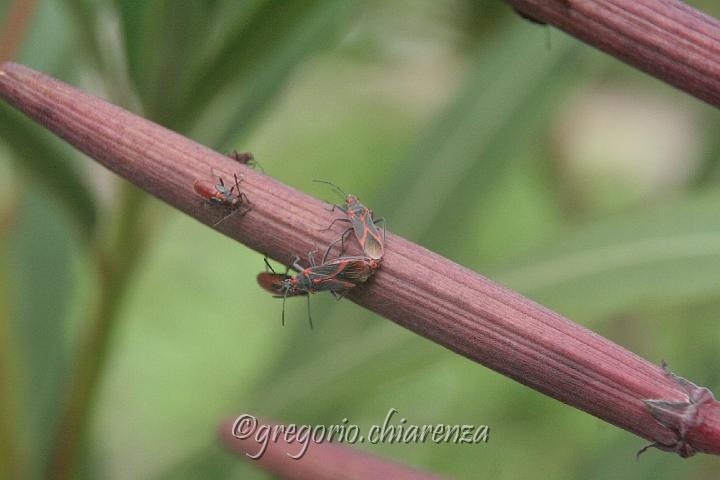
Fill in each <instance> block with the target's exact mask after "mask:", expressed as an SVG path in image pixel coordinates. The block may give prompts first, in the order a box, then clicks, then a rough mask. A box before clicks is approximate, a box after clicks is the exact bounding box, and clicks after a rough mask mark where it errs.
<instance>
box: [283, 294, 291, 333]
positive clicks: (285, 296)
mask: <svg viewBox="0 0 720 480" xmlns="http://www.w3.org/2000/svg"><path fill="white" fill-rule="evenodd" d="M289 292H290V288H286V289H285V295H283V308H282V326H283V327H284V326H285V300H287V296H288V293H289Z"/></svg>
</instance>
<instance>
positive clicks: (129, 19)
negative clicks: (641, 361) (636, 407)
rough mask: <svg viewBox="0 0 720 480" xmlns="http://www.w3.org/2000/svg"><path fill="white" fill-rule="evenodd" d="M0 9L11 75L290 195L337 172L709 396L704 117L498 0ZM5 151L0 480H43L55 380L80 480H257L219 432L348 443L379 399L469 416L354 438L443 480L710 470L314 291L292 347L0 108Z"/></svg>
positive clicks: (712, 9) (246, 280) (221, 255)
mask: <svg viewBox="0 0 720 480" xmlns="http://www.w3.org/2000/svg"><path fill="white" fill-rule="evenodd" d="M689 3H691V4H692V5H694V6H696V7H698V8H700V9H703V10H704V11H706V12H708V13H710V14H711V15H715V16H719V15H720V5H718V3H717V2H715V1H711V0H705V1H700V0H698V1H693V2H689ZM18 7H27V10H26V12H27V14H26V15H23V14H20V15H19V16H13V15H12V13H11V12H13V11H15V12H17V11H18V10H13V9H14V8H18ZM0 12H1V14H2V15H3V16H2V23H1V25H2V32H4V34H3V35H4V36H3V37H2V38H3V41H4V42H5V45H8V42H9V41H10V40H13V39H15V40H19V43H18V48H17V49H15V50H14V51H12V49H11V50H10V51H9V52H8V51H7V50H6V51H5V54H6V55H11V57H12V58H13V59H15V60H16V61H18V62H20V63H23V64H25V65H28V66H30V67H32V68H34V69H37V70H40V71H43V72H46V73H48V74H50V75H53V76H55V77H58V78H60V79H62V80H64V81H66V82H68V83H70V84H72V85H75V86H78V87H80V88H82V89H84V90H87V91H90V92H93V93H95V94H97V95H99V96H101V97H103V98H106V99H108V100H109V101H112V102H114V103H116V104H119V105H121V106H123V107H125V108H128V109H131V110H133V111H135V112H137V113H139V114H141V115H143V116H145V117H148V118H150V119H152V120H154V121H157V122H159V123H161V124H164V125H166V126H168V127H170V128H173V129H175V130H177V131H179V132H181V133H183V134H185V135H187V136H189V137H191V138H193V139H195V140H197V141H199V142H201V143H204V144H206V145H209V146H211V147H212V148H214V149H216V150H218V151H221V152H222V151H224V152H227V151H230V150H232V149H239V150H249V151H252V152H254V154H255V156H256V158H257V159H258V160H259V161H260V162H261V163H262V165H263V167H264V168H265V171H266V172H267V173H268V174H270V175H272V176H274V177H276V178H278V179H279V180H281V181H283V182H285V183H287V184H289V185H292V186H293V187H296V188H298V189H301V190H304V191H306V192H308V193H310V194H313V195H316V196H318V197H320V198H324V199H327V200H331V199H333V198H334V197H333V196H332V194H331V192H330V191H329V190H328V189H327V188H325V187H324V186H322V185H318V184H313V183H312V182H311V179H312V178H316V177H321V178H327V179H329V180H332V181H334V182H336V183H338V184H339V185H341V186H343V188H345V189H346V190H347V191H349V192H353V193H355V194H357V195H359V196H361V198H362V199H363V201H364V203H366V204H367V205H369V206H371V207H372V208H373V209H374V210H375V211H376V212H377V213H378V215H380V216H384V217H386V218H387V219H388V224H389V228H390V230H392V231H393V232H395V233H398V234H400V235H403V236H406V237H407V238H409V239H411V240H413V241H415V242H418V243H420V244H422V245H424V246H426V247H428V248H430V249H432V250H435V251H437V252H439V253H440V254H442V255H445V256H447V257H448V258H451V259H452V260H454V261H456V262H458V263H460V264H463V265H465V266H467V267H469V268H472V269H474V270H476V271H478V272H480V273H483V274H484V275H486V276H488V277H490V278H491V279H493V280H496V281H498V282H500V283H503V284H505V285H507V286H509V287H511V288H513V289H515V290H518V291H520V292H521V293H523V294H525V295H527V296H529V297H531V298H533V299H535V300H537V301H539V302H541V303H543V304H544V305H546V306H548V307H550V308H552V309H554V310H557V311H559V312H561V313H562V314H564V315H566V316H568V317H569V318H571V319H573V320H574V321H576V322H578V323H580V324H582V325H585V326H588V327H589V328H591V329H593V330H595V331H597V332H599V333H600V334H602V335H604V336H606V337H608V338H609V339H611V340H613V341H615V342H616V343H618V344H620V345H622V346H624V347H626V348H628V349H630V350H632V351H634V352H636V353H637V354H639V355H641V356H643V357H645V358H647V359H649V360H650V361H653V362H656V363H660V361H661V359H665V360H666V361H667V362H668V363H669V364H670V366H671V367H672V368H673V369H674V370H675V371H676V372H677V373H678V374H680V375H682V376H684V377H686V378H688V379H690V380H692V381H695V382H696V383H699V384H701V385H705V386H708V387H709V388H711V389H712V390H714V391H715V392H720V370H718V369H717V365H720V349H718V348H717V345H718V344H719V343H720V327H718V320H719V317H720V274H719V272H720V215H718V212H720V188H718V186H719V185H720V114H719V113H718V111H717V110H716V109H714V108H711V107H709V106H707V105H705V104H703V103H701V102H699V101H697V100H695V99H694V98H691V97H690V96H688V95H686V94H683V93H681V92H679V91H676V90H674V89H673V88H671V87H669V86H667V85H665V84H663V83H661V82H660V81H658V80H655V79H653V78H651V77H649V76H647V75H645V74H642V73H640V72H638V71H636V70H634V69H632V68H630V67H627V66H625V65H623V64H621V63H620V62H619V61H617V60H615V59H613V58H610V57H608V56H606V55H604V54H602V53H599V52H597V51H595V50H594V49H592V48H590V47H588V46H585V45H583V44H580V43H579V42H578V41H575V40H574V39H572V38H569V37H567V36H566V35H564V34H563V33H561V32H559V31H557V30H554V29H550V28H547V27H541V26H538V25H534V24H531V23H529V22H527V21H524V20H522V19H521V18H519V17H518V16H516V15H515V14H513V12H512V10H511V9H510V8H509V7H508V6H507V5H505V4H504V3H503V2H497V1H495V0H485V1H482V0H477V1H470V0H441V1H436V0H416V1H410V0H392V1H387V2H383V1H379V0H375V1H365V2H361V1H352V0H298V1H274V0H247V1H244V2H236V1H229V0H211V1H200V0H195V1H183V2H180V1H169V0H167V1H132V0H115V1H111V0H97V1H93V0H69V1H60V0H46V1H37V2H30V1H23V0H21V1H18V2H15V1H9V0H5V1H4V2H3V3H2V8H1V9H0ZM20 12H22V10H20ZM23 17H24V18H25V19H26V20H27V23H26V24H24V23H23V22H22V21H20V20H18V19H22V18H23ZM9 39H10V40H9ZM0 136H1V138H0V225H1V228H0V382H1V383H0V412H1V414H2V419H0V420H1V421H0V459H1V460H0V461H2V463H3V464H4V465H1V466H0V471H3V472H6V473H7V475H8V476H7V477H5V476H4V475H0V476H2V478H40V477H41V476H43V475H44V471H45V468H46V464H47V463H48V462H49V461H50V460H49V459H50V457H51V456H52V455H53V453H52V452H53V451H56V449H57V446H58V445H60V444H62V443H63V442H66V441H67V442H70V441H71V440H68V439H69V438H70V437H71V435H70V434H69V433H71V432H68V431H62V433H61V434H60V435H58V429H61V430H62V428H64V427H62V426H61V422H60V420H59V419H60V418H62V417H63V415H64V414H63V411H64V410H65V406H64V400H63V399H64V398H66V395H67V392H68V389H73V388H74V389H76V390H77V389H78V387H77V384H76V383H73V382H72V381H71V379H72V378H77V377H73V375H74V374H75V373H74V372H78V371H80V372H84V376H83V374H81V377H80V378H82V379H84V380H81V381H80V382H81V385H84V386H85V387H87V390H88V391H89V392H91V393H90V394H88V395H86V396H85V397H82V396H81V400H76V401H77V403H78V404H79V405H81V406H82V407H83V408H81V412H80V413H79V416H77V417H75V418H73V419H72V421H71V423H70V425H76V426H77V429H82V428H83V427H82V425H86V426H87V438H86V441H84V442H79V443H78V445H79V450H78V452H79V463H78V465H77V466H78V469H77V473H78V475H77V477H76V478H108V479H158V480H159V479H174V480H175V479H196V478H217V479H224V478H248V479H255V478H258V479H259V478H269V476H268V474H267V473H265V472H263V471H261V470H259V469H257V468H256V467H254V466H253V465H252V464H251V463H249V462H246V461H244V460H243V459H239V458H237V457H233V456H231V455H230V454H227V453H225V451H224V450H223V449H222V447H221V446H220V445H218V443H217V441H216V428H217V425H218V424H219V422H220V421H221V420H222V419H224V418H227V417H232V416H235V415H238V414H241V413H245V412H251V413H256V414H259V415H262V416H265V417H270V418H274V419H277V420H281V421H287V422H295V423H311V424H315V423H321V424H337V423H340V422H341V421H342V419H343V418H348V419H349V420H350V422H352V423H355V424H358V425H361V426H363V427H365V428H367V426H369V425H371V424H374V423H380V422H382V419H383V418H384V417H385V415H386V413H387V411H388V410H389V409H390V408H391V407H393V408H396V409H398V410H399V415H400V416H401V417H404V418H407V419H408V423H411V424H436V423H448V424H477V425H479V424H486V425H489V426H490V427H491V438H490V441H489V443H487V444H481V445H476V446H468V445H464V446H457V445H435V444H432V443H428V444H425V445H375V446H372V445H363V446H362V447H361V448H363V449H366V450H368V451H371V452H373V453H375V454H378V455H380V456H384V457H387V458H391V459H394V460H397V461H399V462H403V463H406V464H409V465H413V466H416V467H419V468H422V469H426V470H430V471H433V472H437V473H441V474H446V475H448V476H453V477H456V478H481V477H483V478H485V477H486V478H494V479H516V478H538V479H545V478H547V479H564V478H583V479H595V478H597V479H600V478H609V477H614V478H622V477H625V478H640V479H642V478H648V479H649V478H652V479H666V478H667V479H669V478H678V477H683V478H696V479H702V478H707V479H710V478H713V479H714V478H717V471H718V460H717V458H713V457H707V456H698V457H695V458H692V459H690V460H683V459H681V458H679V457H676V456H673V455H669V454H664V453H661V452H658V451H657V450H650V451H648V452H647V453H645V454H644V455H643V456H642V457H641V459H640V461H636V460H635V452H636V451H637V450H638V449H639V448H640V447H642V446H643V445H644V444H645V442H644V441H643V440H641V439H639V438H637V437H635V436H633V435H631V434H629V433H626V432H624V431H622V430H620V429H618V428H615V427H613V426H610V425H608V424H606V423H604V422H602V421H600V420H597V419H595V418H594V417H591V416H589V415H587V414H585V413H582V412H580V411H577V410H574V409H572V408H569V407H566V406H565V405H563V404H560V403H559V402H556V401H555V400H552V399H550V398H547V397H544V396H542V395H541V394H539V393H536V392H534V391H532V390H530V389H528V388H526V387H524V386H522V385H520V384H517V383H515V382H513V381H511V380H509V379H507V378H505V377H502V376H500V375H498V374H496V373H494V372H492V371H490V370H488V369H485V368H483V367H482V366H479V365H476V364H474V363H471V362H470V361H467V360H465V359H464V358H461V357H459V356H457V355H455V354H454V353H451V352H449V351H447V350H445V349H443V348H441V347H439V346H437V345H435V344H432V343H431V342H429V341H427V340H425V339H423V338H421V337H419V336H417V335H415V334H412V333H410V332H408V331H405V330H403V329H402V328H400V327H398V326H396V325H395V324H393V323H391V322H388V321H387V320H384V319H382V318H379V317H377V316H375V315H373V314H370V313H369V312H366V311H364V310H362V309H361V308H359V307H357V306H355V305H353V304H351V303H349V302H339V303H336V302H335V301H333V300H332V298H330V297H329V296H320V295H318V296H314V297H313V298H312V304H313V305H312V306H313V315H314V319H315V325H316V328H315V330H314V331H310V330H309V328H308V326H307V322H306V313H305V303H304V301H301V300H297V301H288V305H287V307H288V311H287V318H288V325H286V326H285V328H282V327H281V326H280V307H281V304H280V302H278V301H277V300H275V299H273V298H270V297H269V296H268V295H267V294H266V293H265V292H264V291H262V290H261V289H259V288H258V287H257V285H256V283H255V274H256V273H257V272H259V271H261V270H262V269H263V263H262V256H261V255H260V254H258V253H255V252H253V251H250V250H248V249H247V248H245V247H243V246H242V245H239V244H237V243H235V242H234V241H231V240H230V239H228V238H225V237H223V236H221V235H219V234H218V233H216V232H214V231H213V230H211V229H209V228H207V227H205V226H204V225H202V224H200V223H198V222H196V221H194V220H193V219H191V218H189V217H187V216H185V215H183V214H180V213H178V212H176V211H174V210H173V209H171V208H169V207H168V206H166V205H164V204H161V203H160V202H158V201H156V200H154V199H152V198H148V197H147V196H145V195H144V194H143V193H141V192H138V191H136V190H135V189H134V188H132V187H130V186H128V185H126V184H125V182H124V181H122V180H120V179H118V178H117V177H115V176H114V175H112V174H110V173H109V172H107V171H105V170H104V169H103V168H102V167H99V166H97V165H95V164H94V163H93V162H92V161H91V160H89V159H88V158H86V157H84V156H83V155H80V154H78V153H77V152H75V151H74V150H73V149H72V148H70V147H68V146H67V145H65V144H64V143H63V142H61V141H59V140H57V139H56V138H54V137H53V136H52V135H50V134H48V133H46V132H44V131H43V130H42V129H41V128H39V127H37V126H36V125H34V124H33V123H32V122H30V121H28V120H26V119H24V118H23V117H22V116H21V115H19V114H17V113H16V112H15V111H13V110H12V109H11V108H9V107H7V106H6V105H4V104H3V105H0ZM108 272H110V273H108ZM86 342H89V344H90V345H91V346H92V348H91V349H89V350H84V349H83V345H84V344H85V343H86ZM81 352H85V353H81ZM81 362H84V363H83V365H84V366H83V367H82V368H80V369H79V368H78V367H79V366H80V364H81ZM82 382H84V383H82ZM73 385H74V386H73ZM93 385H94V386H95V387H96V388H95V393H96V394H95V395H93V394H92V391H93ZM73 422H74V423H73ZM66 426H67V425H66ZM58 437H59V438H61V439H63V440H61V441H60V443H58V440H57V438H58Z"/></svg>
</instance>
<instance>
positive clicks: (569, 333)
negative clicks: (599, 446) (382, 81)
mask: <svg viewBox="0 0 720 480" xmlns="http://www.w3.org/2000/svg"><path fill="white" fill-rule="evenodd" d="M0 96H1V97H2V98H4V99H5V100H6V101H8V102H9V103H11V104H12V105H14V106H16V107H17V108H18V109H20V110H22V111H23V112H25V113H26V114H27V115H28V116H30V117H31V118H34V119H35V120H37V121H38V122H40V123H42V124H43V125H45V126H46V127H47V128H49V129H50V130H52V131H53V132H55V133H56V134H57V135H59V136H60V137H62V138H64V139H65V140H67V141H68V142H69V143H71V144H72V145H74V146H76V147H77V148H78V149H79V150H81V151H83V152H85V153H86V154H88V155H89V156H91V157H92V158H94V159H95V160H97V161H98V162H100V163H102V164H103V165H105V166H106V167H107V168H109V169H111V170H112V171H114V172H116V173H117V174H119V175H121V176H123V177H125V178H126V179H128V180H130V181H131V182H133V183H135V184H137V185H138V186H140V187H141V188H143V189H145V190H146V191H148V192H150V193H152V194H153V195H155V196H157V197H158V198H160V199H162V200H164V201H166V202H167V203H169V204H170V205H173V206H174V207H176V208H178V209H179V210H182V211H184V212H186V213H188V214H189V215H191V216H193V217H195V218H197V219H199V220H200V221H202V222H204V223H206V224H210V225H211V224H213V223H215V222H216V221H217V220H218V219H219V217H220V216H221V215H223V214H224V213H226V212H222V211H219V210H218V209H209V208H204V207H203V202H202V201H201V200H200V199H199V198H198V197H197V195H196V194H195V193H194V191H193V182H194V181H195V180H197V179H203V178H207V177H208V176H209V175H210V168H211V167H212V168H213V169H214V171H215V172H217V173H219V174H221V175H223V176H224V177H225V178H226V179H228V178H231V177H232V174H233V173H241V174H242V175H243V180H242V182H241V188H242V190H243V191H244V192H245V193H246V194H247V196H248V197H249V198H250V200H251V201H252V204H253V209H252V210H251V211H250V212H249V213H247V214H246V215H244V216H239V215H236V216H233V217H232V218H229V219H228V220H227V221H225V222H224V223H222V224H221V225H220V227H218V229H219V230H221V231H222V232H223V233H225V234H226V235H228V236H230V237H232V238H234V239H236V240H238V241H239V242H241V243H244V244H245V245H247V246H249V247H250V248H252V249H254V250H257V251H259V252H261V253H264V254H266V255H268V256H270V257H272V258H275V259H277V260H278V261H281V262H283V263H285V264H288V263H289V262H290V261H291V259H292V257H293V255H295V254H304V253H305V252H308V251H310V250H313V249H314V248H315V247H316V246H322V245H327V244H329V243H330V242H332V241H333V240H335V239H337V238H338V235H339V234H340V232H341V231H342V228H343V226H342V225H337V226H336V228H335V229H334V230H332V231H323V229H324V228H325V227H326V226H327V225H329V224H330V222H331V221H332V219H333V218H335V217H336V215H337V213H336V212H335V213H333V212H329V211H328V210H327V209H326V208H325V207H326V204H324V203H323V202H321V201H319V200H317V199H315V198H313V197H310V196H308V195H305V194H303V193H301V192H299V191H297V190H294V189H292V188H290V187H288V186H286V185H283V184H282V183H280V182H278V181H276V180H274V179H272V178H270V177H268V176H266V175H263V174H261V173H258V172H256V171H253V170H251V169H248V168H247V167H245V166H243V165H240V164H239V163H237V162H235V161H234V160H232V159H230V158H228V157H226V156H224V155H221V154H219V153H216V152H214V151H212V150H210V149H208V148H206V147H204V146H202V145H199V144H197V143H195V142H193V141H191V140H189V139H187V138H185V137H182V136H180V135H178V134H176V133H174V132H171V131H169V130H167V129H165V128H163V127H161V126H159V125H156V124H154V123H152V122H149V121H147V120H144V119H142V118H139V117H137V116H135V115H133V114H131V113H130V112H127V111H125V110H123V109H121V108H119V107H116V106H114V105H110V104H108V103H106V102H104V101H102V100H100V99H98V98H96V97H93V96H90V95H88V94H85V93H83V92H81V91H79V90H76V89H74V88H72V87H70V86H68V85H66V84H64V83H62V82H59V81H57V80H54V79H52V78H50V77H48V76H45V75H43V74H41V73H38V72H35V71H33V70H31V69H28V68H26V67H23V66H20V65H16V64H12V63H5V64H2V65H0ZM348 253H349V254H358V253H359V251H358V249H357V248H356V246H355V245H351V247H350V248H349V249H348ZM256 270H257V268H254V269H253V272H254V271H256ZM252 274H253V275H254V273H252ZM348 297H349V298H350V299H351V300H352V301H354V302H356V303H358V304H359V305H362V306H364V307H365V308H368V309H369V310H372V311H374V312H376V313H378V314H380V315H383V316H385V317H386V318H389V319H391V320H393V321H395V322H397V323H398V324H400V325H402V326H404V327H406V328H408V329H409V330H412V331H414V332H416V333H418V334H420V335H422V336H424V337H427V338H429V339H430V340H432V341H434V342H437V343H439V344H441V345H443V346H445V347H447V348H449V349H450V350H453V351H455V352H457V353H460V354H461V355H464V356H465V357H467V358H469V359H471V360H474V361H476V362H479V363H481V364H483V365H485V366H487V367H489V368H492V369H494V370H496V371H498V372H500V373H502V374H504V375H507V376H509V377H511V378H513V379H515V380H517V381H519V382H521V383H523V384H525V385H528V386H530V387H532V388H534V389H536V390H538V391H540V392H542V393H545V394H546V395H549V396H551V397H553V398H556V399H558V400H560V401H562V402H564V403H566V404H568V405H572V406H574V407H576V408H579V409H581V410H584V411H586V412H588V413H590V414H592V415H595V416H597V417H598V418H601V419H604V420H606V421H608V422H610V423H612V424H614V425H617V426H619V427H621V428H624V429H626V430H628V431H630V432H633V433H635V434H637V435H639V436H641V437H644V438H646V439H649V440H650V441H652V442H654V443H657V444H658V445H662V446H665V447H668V448H671V447H677V446H678V445H680V444H683V445H685V444H687V443H688V442H692V444H691V445H689V447H690V448H689V450H688V451H690V450H692V453H694V452H695V451H701V452H706V453H713V454H720V442H718V439H719V438H720V436H719V434H718V432H720V409H718V408H717V402H715V401H712V402H703V403H701V404H698V405H697V406H696V408H695V407H693V408H694V409H695V411H696V413H697V415H698V416H697V417H696V418H702V419H703V423H702V424H701V425H692V426H691V428H690V429H689V431H687V432H685V438H679V436H678V433H677V432H676V431H675V430H673V429H671V428H668V426H667V425H665V424H661V423H660V422H658V421H656V419H655V418H654V417H653V416H652V415H651V413H650V408H649V406H648V405H647V404H646V403H645V402H644V401H645V400H648V399H652V400H665V401H674V402H686V403H687V402H688V398H689V397H688V394H687V392H686V391H685V389H683V387H682V386H681V385H679V384H678V382H677V381H676V380H675V379H674V378H672V377H670V376H668V375H667V374H666V372H665V371H664V370H663V369H662V368H660V367H658V366H657V365H654V364H651V363H650V362H648V361H646V360H643V359H642V358H640V357H638V356H637V355H635V354H633V353H631V352H629V351H627V350H625V349H623V348H622V347H620V346H618V345H615V344H614V343H612V342H610V341H608V340H606V339H605V338H603V337H601V336H599V335H597V334H595V333H593V332H591V331H590V330H588V329H586V328H584V327H582V326H580V325H577V324H575V323H573V322H571V321H569V320H567V319H565V318H563V317H562V316H560V315H559V314H557V313H555V312H552V311H550V310H548V309H546V308H544V307H542V306H540V305H538V304H536V303H535V302H533V301H531V300H528V299H527V298H524V297H522V296H521V295H519V294H517V293H514V292H512V291H510V290H508V289H506V288H504V287H502V286H499V285H497V284H495V283H493V282H492V281H490V280H488V279H486V278H484V277H483V276H481V275H479V274H477V273H475V272H472V271H470V270H468V269H466V268H463V267H461V266H460V265H457V264H455V263H453V262H451V261H449V260H447V259H445V258H443V257H441V256H439V255H436V254H434V253H433V252H430V251H428V250H426V249H424V248H422V247H420V246H418V245H415V244H413V243H412V242H409V241H407V240H405V239H403V238H400V237H398V236H396V235H393V234H391V233H388V234H387V238H386V251H385V257H384V259H383V266H382V268H381V269H380V271H378V273H377V274H376V275H375V276H374V277H373V278H372V279H371V280H370V281H369V282H368V284H367V285H366V286H363V287H358V288H356V289H354V290H353V292H352V294H351V295H349V296H348Z"/></svg>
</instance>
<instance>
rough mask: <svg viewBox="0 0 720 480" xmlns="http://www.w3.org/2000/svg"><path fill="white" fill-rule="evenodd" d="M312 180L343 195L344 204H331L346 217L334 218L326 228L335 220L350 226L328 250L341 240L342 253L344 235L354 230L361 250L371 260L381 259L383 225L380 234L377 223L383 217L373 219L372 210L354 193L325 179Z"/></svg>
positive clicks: (381, 220) (383, 238)
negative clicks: (324, 184) (347, 191)
mask: <svg viewBox="0 0 720 480" xmlns="http://www.w3.org/2000/svg"><path fill="white" fill-rule="evenodd" d="M313 181H315V182H319V183H326V184H328V185H330V186H332V187H333V189H334V190H335V191H336V192H337V193H339V194H340V195H342V196H343V197H345V205H337V204H335V205H333V207H332V210H333V211H334V210H335V209H336V208H337V209H338V210H340V211H341V212H343V213H344V214H345V215H347V218H336V219H335V220H333V221H332V222H331V223H330V225H329V226H328V227H327V229H326V230H329V229H330V228H332V226H333V225H334V224H335V222H348V223H350V225H351V226H350V227H348V228H347V230H345V231H344V232H343V234H342V235H341V236H340V238H339V239H337V240H336V241H334V242H333V243H331V244H330V246H329V247H328V251H329V249H330V248H332V246H333V245H335V244H336V243H337V242H341V248H340V252H341V254H342V252H343V251H345V237H346V236H347V235H348V234H349V233H350V232H355V237H356V238H357V240H358V242H360V246H361V247H362V249H363V252H365V255H367V256H368V257H370V258H372V259H373V260H378V261H379V260H381V259H382V257H383V254H384V248H385V226H384V225H383V230H382V234H381V233H380V229H379V228H378V226H377V223H380V222H384V221H385V219H384V218H378V219H374V218H373V211H372V210H370V209H369V208H368V207H366V206H365V205H363V204H362V203H360V200H359V199H358V198H357V197H356V196H355V195H351V194H349V193H345V191H343V189H342V188H340V187H338V186H337V185H335V184H334V183H331V182H328V181H325V180H313Z"/></svg>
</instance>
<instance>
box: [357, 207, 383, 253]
mask: <svg viewBox="0 0 720 480" xmlns="http://www.w3.org/2000/svg"><path fill="white" fill-rule="evenodd" d="M353 210H354V211H355V212H356V214H355V215H350V216H349V217H350V221H351V222H352V226H353V230H354V231H355V236H356V237H357V239H358V242H360V246H361V247H362V249H363V251H364V252H365V255H367V256H368V257H370V258H372V259H373V260H380V259H381V258H382V256H383V241H382V240H383V239H382V236H381V232H380V229H379V228H378V227H377V226H376V225H375V223H374V222H373V219H372V212H371V211H370V210H368V209H367V208H365V207H364V206H362V209H353Z"/></svg>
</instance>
